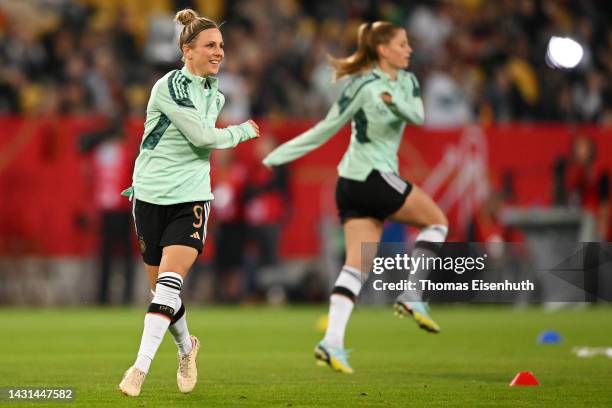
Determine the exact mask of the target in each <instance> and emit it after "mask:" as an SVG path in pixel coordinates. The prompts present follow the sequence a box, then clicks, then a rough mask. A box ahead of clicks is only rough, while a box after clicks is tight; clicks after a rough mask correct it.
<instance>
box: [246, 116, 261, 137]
mask: <svg viewBox="0 0 612 408" xmlns="http://www.w3.org/2000/svg"><path fill="white" fill-rule="evenodd" d="M247 123H248V124H250V125H251V126H253V129H255V133H256V135H255V137H259V136H260V133H259V126H258V125H257V123H255V121H254V120H253V119H249V120H248V121H247Z"/></svg>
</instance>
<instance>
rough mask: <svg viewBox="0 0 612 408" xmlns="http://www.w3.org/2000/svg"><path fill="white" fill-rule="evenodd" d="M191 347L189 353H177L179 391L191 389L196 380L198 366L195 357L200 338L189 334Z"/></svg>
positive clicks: (185, 392) (198, 348)
mask: <svg viewBox="0 0 612 408" xmlns="http://www.w3.org/2000/svg"><path fill="white" fill-rule="evenodd" d="M191 344H192V347H193V348H192V349H191V352H190V353H189V354H186V355H181V353H179V356H178V357H179V367H178V370H177V372H176V383H177V384H178V388H179V391H181V392H182V393H184V394H187V393H189V392H191V391H193V389H194V387H195V385H196V382H197V381H198V367H197V366H196V358H197V357H198V351H199V350H200V340H198V338H197V337H195V336H191Z"/></svg>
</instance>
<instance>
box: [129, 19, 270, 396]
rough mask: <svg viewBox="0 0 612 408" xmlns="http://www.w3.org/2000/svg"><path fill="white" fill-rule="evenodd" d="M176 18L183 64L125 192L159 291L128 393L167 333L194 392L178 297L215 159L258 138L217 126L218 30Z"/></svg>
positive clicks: (156, 106) (158, 106)
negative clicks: (216, 154) (217, 154)
mask: <svg viewBox="0 0 612 408" xmlns="http://www.w3.org/2000/svg"><path fill="white" fill-rule="evenodd" d="M176 20H177V21H179V22H180V23H181V24H182V25H183V26H184V27H183V30H182V32H181V35H180V38H179V46H180V49H181V51H182V53H183V61H184V62H185V66H184V67H183V68H182V69H176V70H173V71H171V72H169V73H167V74H166V75H165V76H164V77H163V78H161V79H160V80H159V81H157V83H156V84H155V85H154V86H153V89H152V90H151V97H150V99H149V104H148V106H147V117H146V121H145V131H144V135H143V138H142V143H141V145H140V153H139V155H138V158H137V159H136V165H135V168H134V177H133V185H132V187H130V188H129V189H128V190H126V191H125V192H124V194H125V195H129V196H131V198H132V199H133V201H134V222H135V225H136V234H137V238H138V243H139V244H140V250H141V252H142V257H143V260H144V263H145V270H146V272H147V275H148V276H149V280H150V281H151V288H152V291H153V293H154V295H153V299H152V301H151V304H150V305H149V309H148V311H147V313H146V315H145V319H144V331H143V333H142V340H141V343H140V349H139V350H138V356H137V358H136V362H135V363H134V365H133V366H132V367H130V368H129V369H128V370H127V371H126V373H125V375H124V377H123V380H122V381H121V383H120V384H119V389H120V390H121V391H122V392H123V393H124V394H126V395H129V396H137V395H139V394H140V388H141V387H142V383H143V381H144V378H145V375H146V374H147V372H148V371H149V367H150V365H151V361H152V360H153V358H154V357H155V353H156V351H157V349H158V348H159V345H160V343H161V341H162V339H163V337H164V334H165V332H166V330H167V329H168V328H169V329H170V332H171V333H172V336H173V337H174V341H175V342H176V345H177V346H178V349H179V353H178V354H179V368H178V371H177V376H176V379H177V383H178V387H179V390H180V391H181V392H184V393H187V392H190V391H191V390H193V388H194V387H195V384H196V380H197V369H196V356H197V354H198V349H199V347H200V343H199V341H198V339H197V338H196V337H194V336H190V335H189V331H188V329H187V322H186V316H185V306H184V305H183V304H182V302H181V298H180V293H181V287H182V285H183V279H184V278H185V277H186V276H187V273H188V272H189V269H190V268H191V266H192V265H193V263H194V262H195V260H196V258H197V256H198V254H199V253H201V252H202V249H203V247H204V240H205V238H206V224H207V222H208V215H209V211H210V200H212V199H213V196H212V194H211V190H210V162H209V158H210V154H211V151H212V150H213V149H227V148H231V147H235V146H236V145H237V144H238V143H241V142H244V141H246V140H249V139H252V138H255V137H258V136H259V128H258V126H257V125H256V124H255V122H253V121H252V120H249V121H248V122H245V123H243V124H241V125H238V126H230V127H227V128H225V129H217V128H215V122H216V121H217V117H218V116H219V112H220V110H221V108H222V107H223V103H224V102H225V99H224V97H223V94H221V93H220V92H219V91H218V83H217V79H216V78H215V77H214V76H213V75H215V74H217V73H218V72H219V66H220V64H221V61H223V56H224V52H223V38H222V36H221V32H220V31H219V26H218V25H217V24H216V23H215V22H214V21H212V20H209V19H207V18H204V17H198V15H197V14H196V13H195V12H194V11H193V10H190V9H186V10H182V11H179V12H178V13H177V14H176Z"/></svg>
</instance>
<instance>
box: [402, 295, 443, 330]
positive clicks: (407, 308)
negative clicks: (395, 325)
mask: <svg viewBox="0 0 612 408" xmlns="http://www.w3.org/2000/svg"><path fill="white" fill-rule="evenodd" d="M393 308H394V309H395V315H396V316H399V317H405V316H410V317H412V319H413V320H414V321H415V322H416V324H418V325H419V327H420V328H421V329H423V330H426V331H428V332H430V333H440V326H438V324H437V323H436V322H434V320H433V319H432V318H431V316H429V312H428V310H427V309H428V307H427V304H426V303H424V302H400V301H398V302H395V305H394V307H393Z"/></svg>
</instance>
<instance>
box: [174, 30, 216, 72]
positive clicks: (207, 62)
mask: <svg viewBox="0 0 612 408" xmlns="http://www.w3.org/2000/svg"><path fill="white" fill-rule="evenodd" d="M183 55H184V56H185V63H186V64H187V66H188V68H190V70H191V71H192V72H193V73H194V74H196V75H200V76H208V75H216V74H217V73H218V72H219V67H220V66H221V61H223V57H224V55H225V53H224V51H223V36H222V35H221V31H219V30H218V29H217V28H209V29H207V30H203V31H201V32H200V33H199V34H198V35H197V36H196V38H194V39H193V40H192V41H191V42H190V43H189V44H185V45H184V46H183Z"/></svg>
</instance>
